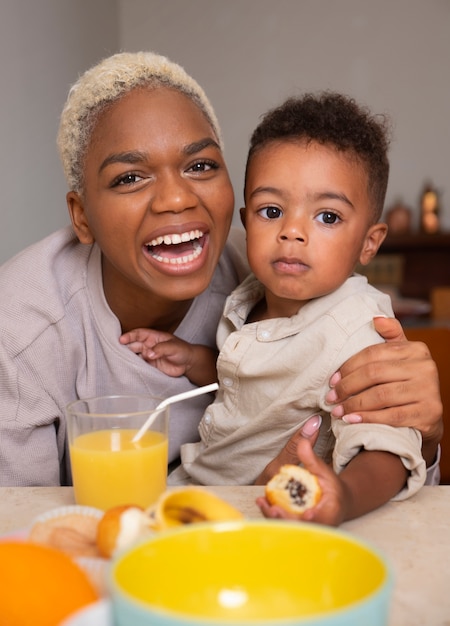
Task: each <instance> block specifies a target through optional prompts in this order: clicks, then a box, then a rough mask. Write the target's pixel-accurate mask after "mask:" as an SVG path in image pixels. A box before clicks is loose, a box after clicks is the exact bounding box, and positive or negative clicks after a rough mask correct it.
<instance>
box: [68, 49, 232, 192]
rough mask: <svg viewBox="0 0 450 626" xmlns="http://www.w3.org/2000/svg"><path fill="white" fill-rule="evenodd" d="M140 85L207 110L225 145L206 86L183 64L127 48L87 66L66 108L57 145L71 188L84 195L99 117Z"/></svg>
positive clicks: (72, 90) (72, 89)
mask: <svg viewBox="0 0 450 626" xmlns="http://www.w3.org/2000/svg"><path fill="white" fill-rule="evenodd" d="M137 87H143V88H146V87H148V88H157V87H170V88H172V89H176V90H177V91H180V92H181V93H183V94H185V95H186V96H188V97H189V98H190V99H191V100H192V101H193V102H194V103H195V104H196V105H197V106H198V108H199V109H200V110H201V111H202V112H203V114H204V115H205V117H206V119H207V120H208V122H209V124H210V125H211V128H212V130H213V132H214V134H215V136H216V138H217V141H218V142H219V144H220V146H221V147H223V146H222V137H221V132H220V127H219V123H218V121H217V118H216V115H215V113H214V110H213V107H212V105H211V103H210V101H209V100H208V98H207V96H206V94H205V92H204V91H203V89H202V88H201V87H200V85H199V84H198V83H197V82H196V81H195V80H194V79H193V78H192V77H191V76H189V75H188V74H187V73H186V71H185V70H184V69H183V68H182V67H181V66H180V65H178V64H176V63H173V62H172V61H170V60H169V59H167V58H166V57H164V56H161V55H159V54H155V53H153V52H121V53H118V54H114V55H112V56H110V57H108V58H106V59H104V60H103V61H101V62H100V63H98V64H97V65H95V66H94V67H92V68H91V69H89V70H87V71H86V72H85V73H84V74H83V75H82V76H81V77H80V78H79V79H78V81H77V82H76V83H75V84H74V85H73V86H72V88H71V89H70V91H69V95H68V98H67V101H66V104H65V106H64V108H63V111H62V115H61V121H60V126H59V131H58V138H57V144H58V148H59V153H60V156H61V160H62V164H63V169H64V174H65V176H66V180H67V183H68V185H69V189H70V190H71V191H77V192H78V193H82V191H83V163H84V158H85V155H86V150H87V148H88V145H89V142H90V139H91V136H92V132H93V130H94V128H95V125H96V123H97V120H98V118H99V115H100V114H101V113H102V112H103V111H104V110H105V108H106V107H108V106H110V105H111V104H112V103H114V102H116V101H117V100H119V99H120V98H122V97H123V96H124V95H126V94H127V93H129V92H130V91H132V90H133V89H135V88H137Z"/></svg>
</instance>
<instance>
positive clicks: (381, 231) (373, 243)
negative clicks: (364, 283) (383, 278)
mask: <svg viewBox="0 0 450 626" xmlns="http://www.w3.org/2000/svg"><path fill="white" fill-rule="evenodd" d="M387 230H388V228H387V225H386V224H382V223H381V222H380V223H377V224H374V225H373V226H371V227H370V228H369V230H368V231H367V234H366V238H365V240H364V244H363V247H362V248H361V254H360V256H359V262H360V263H361V265H367V264H368V263H369V262H370V261H371V260H372V259H373V257H374V256H375V255H376V253H377V252H378V248H379V247H380V246H381V244H382V243H383V241H384V239H385V237H386V235H387Z"/></svg>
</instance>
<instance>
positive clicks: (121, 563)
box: [110, 520, 392, 626]
mask: <svg viewBox="0 0 450 626" xmlns="http://www.w3.org/2000/svg"><path fill="white" fill-rule="evenodd" d="M391 587H392V582H391V576H390V572H389V568H388V566H387V564H386V562H385V559H384V558H383V556H381V555H380V554H379V553H377V552H376V551H375V550H374V549H373V548H371V547H370V546H369V545H367V544H366V543H364V542H362V541H360V540H358V539H356V538H354V537H352V536H350V535H349V534H347V533H344V532H342V531H340V530H336V529H332V528H329V527H325V526H318V525H315V524H306V523H298V522H297V523H296V522H286V521H273V520H272V521H269V520H261V521H234V522H216V523H206V524H193V525H191V526H182V527H179V528H176V529H174V530H170V531H166V532H161V533H159V534H156V535H155V536H154V537H153V538H151V539H148V540H145V541H144V542H142V543H140V544H139V545H137V546H135V547H133V548H131V549H129V550H127V551H125V552H123V553H122V554H120V555H119V556H118V557H117V558H116V559H115V561H114V562H113V564H112V567H111V571H110V591H111V596H112V605H113V613H114V617H115V620H116V621H115V624H117V626H129V624H133V626H149V625H153V624H158V626H215V625H220V626H228V625H229V624H230V625H231V624H232V625H233V626H237V625H241V626H249V625H254V626H256V625H257V624H258V625H265V626H269V625H270V626H272V625H283V626H287V625H289V626H293V625H296V626H297V625H299V626H300V625H301V626H306V625H314V626H318V625H321V626H324V625H326V626H353V625H355V626H356V625H358V626H361V625H364V626H379V625H381V624H386V623H387V614H388V605H389V599H390V594H391Z"/></svg>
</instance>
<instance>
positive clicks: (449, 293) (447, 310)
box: [430, 286, 450, 320]
mask: <svg viewBox="0 0 450 626" xmlns="http://www.w3.org/2000/svg"><path fill="white" fill-rule="evenodd" d="M430 300H431V317H432V318H433V319H435V320H450V286H442V287H433V288H432V289H431V293H430Z"/></svg>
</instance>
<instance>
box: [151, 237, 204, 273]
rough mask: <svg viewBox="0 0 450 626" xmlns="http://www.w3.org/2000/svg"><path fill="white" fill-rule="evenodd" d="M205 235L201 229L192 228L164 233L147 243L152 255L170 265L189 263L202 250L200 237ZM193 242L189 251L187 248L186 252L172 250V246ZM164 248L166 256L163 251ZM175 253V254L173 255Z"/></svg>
mask: <svg viewBox="0 0 450 626" xmlns="http://www.w3.org/2000/svg"><path fill="white" fill-rule="evenodd" d="M201 237H203V232H202V231H200V230H191V231H190V232H186V233H182V234H173V235H164V236H160V237H156V238H155V239H152V240H151V241H150V242H149V243H146V244H145V245H146V247H147V250H148V252H149V253H150V254H151V255H152V257H153V258H154V259H155V260H156V261H158V262H160V263H167V264H170V265H182V264H183V263H189V262H191V261H193V260H194V259H196V258H197V257H198V256H199V255H200V254H201V252H202V249H203V246H202V245H201V243H200V241H199V239H200V238H201ZM186 243H191V244H192V245H191V246H190V249H189V252H188V251H187V250H185V254H181V253H180V252H176V250H175V249H172V250H170V246H177V245H180V244H186ZM163 250H164V252H165V254H164V256H163V255H162V254H161V252H162V251H163ZM174 254H175V256H173V255H174Z"/></svg>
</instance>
